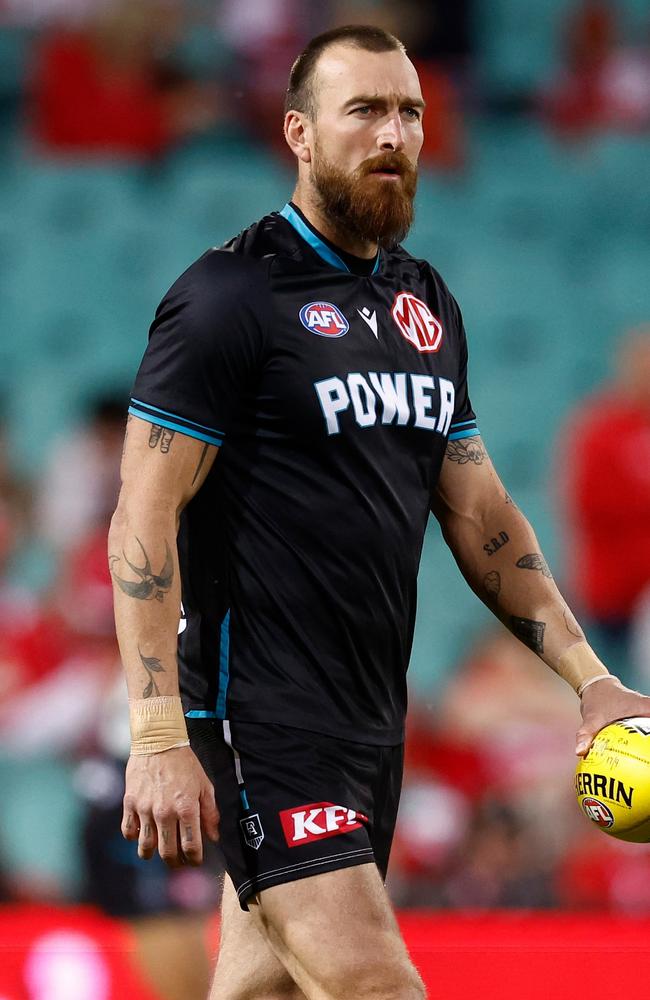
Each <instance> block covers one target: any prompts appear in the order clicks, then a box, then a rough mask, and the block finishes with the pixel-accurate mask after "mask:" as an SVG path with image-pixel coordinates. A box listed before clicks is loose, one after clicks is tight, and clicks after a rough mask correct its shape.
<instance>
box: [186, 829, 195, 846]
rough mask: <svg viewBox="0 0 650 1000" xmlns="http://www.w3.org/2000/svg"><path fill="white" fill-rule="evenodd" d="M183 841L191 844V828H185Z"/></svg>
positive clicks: (192, 836) (192, 835) (192, 837)
mask: <svg viewBox="0 0 650 1000" xmlns="http://www.w3.org/2000/svg"><path fill="white" fill-rule="evenodd" d="M185 840H186V841H187V843H188V844H191V842H192V841H193V840H194V834H193V833H192V827H191V826H186V827H185Z"/></svg>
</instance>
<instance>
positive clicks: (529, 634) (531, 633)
mask: <svg viewBox="0 0 650 1000" xmlns="http://www.w3.org/2000/svg"><path fill="white" fill-rule="evenodd" d="M510 628H511V630H512V634H513V635H516V636H517V638H518V639H521V641H522V642H523V644H524V645H525V646H528V648H529V649H532V651H533V653H537V655H538V656H541V655H542V653H543V652H544V631H545V629H546V622H536V621H533V619H532V618H516V617H515V616H514V615H511V616H510Z"/></svg>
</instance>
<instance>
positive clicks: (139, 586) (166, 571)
mask: <svg viewBox="0 0 650 1000" xmlns="http://www.w3.org/2000/svg"><path fill="white" fill-rule="evenodd" d="M135 540H136V542H137V543H138V545H139V546H140V548H141V549H142V554H143V556H144V566H136V565H134V563H132V562H130V561H129V560H128V559H127V557H126V555H125V554H124V550H122V558H123V559H124V562H125V563H126V564H127V566H128V567H129V569H130V570H132V572H133V573H135V575H136V576H139V577H140V580H139V582H137V583H134V582H133V581H131V580H124V579H123V578H122V577H121V576H118V575H117V571H116V566H117V563H119V561H120V557H119V556H115V555H113V556H109V559H108V562H109V566H110V570H111V575H112V577H113V579H114V580H115V582H116V584H117V585H118V587H119V588H120V590H121V591H122V592H123V593H124V594H126V595H127V597H135V599H136V600H138V601H150V600H151V599H152V598H155V599H156V600H157V601H162V600H163V598H164V596H165V594H166V593H167V591H168V590H170V589H171V585H172V580H173V579H174V561H173V559H172V553H171V549H170V548H169V545H168V543H167V542H165V564H164V566H163V567H162V569H161V570H160V572H159V573H153V572H152V570H151V561H150V559H149V556H148V555H147V552H146V550H145V547H144V545H143V544H142V542H141V541H140V539H139V538H138V537H137V535H136V536H135Z"/></svg>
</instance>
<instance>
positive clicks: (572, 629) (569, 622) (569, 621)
mask: <svg viewBox="0 0 650 1000" xmlns="http://www.w3.org/2000/svg"><path fill="white" fill-rule="evenodd" d="M562 613H563V615H564V624H565V625H566V630H567V632H569V633H570V634H571V635H575V636H576V637H577V638H578V639H582V637H583V632H582V630H581V628H580V626H579V625H578V623H577V621H576V620H575V618H574V617H573V615H572V614H571V612H570V611H569V609H568V608H565V609H564V611H563V612H562Z"/></svg>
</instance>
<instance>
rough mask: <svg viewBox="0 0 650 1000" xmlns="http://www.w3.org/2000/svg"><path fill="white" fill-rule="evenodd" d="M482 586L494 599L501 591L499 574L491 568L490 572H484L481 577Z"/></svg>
mask: <svg viewBox="0 0 650 1000" xmlns="http://www.w3.org/2000/svg"><path fill="white" fill-rule="evenodd" d="M483 586H484V587H485V589H486V591H487V593H488V594H489V596H490V597H492V598H493V599H494V600H495V601H496V599H497V597H498V596H499V594H500V593H501V574H500V573H497V571H496V570H493V571H492V572H491V573H486V575H485V576H484V577H483Z"/></svg>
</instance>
